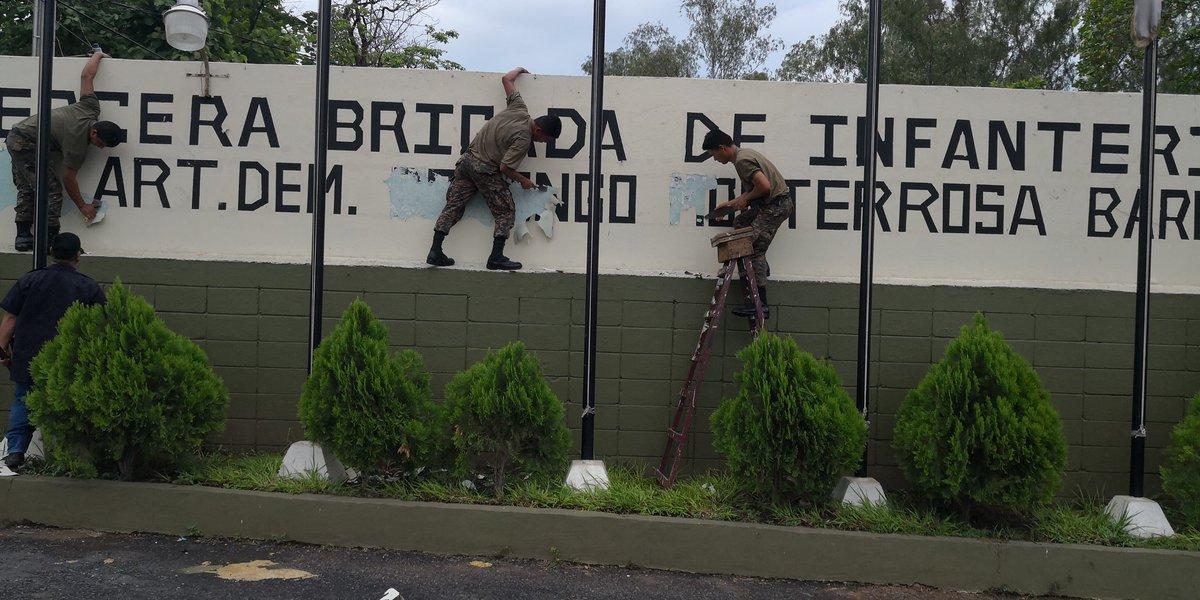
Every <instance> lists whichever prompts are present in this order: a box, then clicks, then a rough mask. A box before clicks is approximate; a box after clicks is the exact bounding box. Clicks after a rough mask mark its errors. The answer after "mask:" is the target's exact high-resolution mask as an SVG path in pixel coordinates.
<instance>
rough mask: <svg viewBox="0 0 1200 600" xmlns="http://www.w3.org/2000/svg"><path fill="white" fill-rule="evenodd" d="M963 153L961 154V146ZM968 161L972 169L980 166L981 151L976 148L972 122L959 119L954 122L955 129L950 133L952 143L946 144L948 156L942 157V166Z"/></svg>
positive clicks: (944, 167) (946, 166)
mask: <svg viewBox="0 0 1200 600" xmlns="http://www.w3.org/2000/svg"><path fill="white" fill-rule="evenodd" d="M960 146H961V147H962V153H961V154H959V152H958V151H959V147H960ZM956 160H961V161H966V163H967V166H968V167H970V168H971V169H972V170H975V169H978V168H979V153H978V152H977V151H976V150H975V133H974V132H973V131H972V130H971V122H970V121H968V120H966V119H959V120H957V121H955V122H954V131H952V132H951V133H950V143H949V144H947V145H946V156H945V158H943V159H942V168H943V169H949V168H951V167H953V166H954V161H956Z"/></svg>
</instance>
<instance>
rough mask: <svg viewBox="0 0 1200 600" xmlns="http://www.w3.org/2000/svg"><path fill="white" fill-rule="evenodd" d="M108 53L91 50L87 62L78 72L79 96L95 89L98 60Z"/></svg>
mask: <svg viewBox="0 0 1200 600" xmlns="http://www.w3.org/2000/svg"><path fill="white" fill-rule="evenodd" d="M107 56H108V55H107V54H105V53H103V52H93V53H92V56H91V57H90V58H88V62H87V64H86V65H84V66H83V71H82V72H81V73H80V74H79V96H80V97H83V96H86V95H88V94H91V93H93V92H95V91H96V87H95V81H96V73H98V72H100V61H101V60H103V59H104V58H105V57H107Z"/></svg>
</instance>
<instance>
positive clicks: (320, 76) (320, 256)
mask: <svg viewBox="0 0 1200 600" xmlns="http://www.w3.org/2000/svg"><path fill="white" fill-rule="evenodd" d="M320 1H321V5H320V9H319V11H318V13H317V55H316V57H315V58H316V60H315V61H314V62H315V63H316V67H317V105H316V123H315V124H314V129H315V130H316V133H315V135H314V138H315V141H314V156H313V177H312V180H311V181H309V186H308V187H309V189H308V197H309V204H310V205H311V206H312V259H311V260H312V279H311V280H310V282H309V305H308V350H309V351H308V372H309V373H312V361H313V352H314V351H315V350H316V349H317V345H318V344H320V343H321V312H322V305H323V302H322V300H323V293H324V291H325V191H326V190H325V184H326V179H327V177H326V170H327V169H326V157H327V155H328V149H329V19H330V6H329V2H330V0H320Z"/></svg>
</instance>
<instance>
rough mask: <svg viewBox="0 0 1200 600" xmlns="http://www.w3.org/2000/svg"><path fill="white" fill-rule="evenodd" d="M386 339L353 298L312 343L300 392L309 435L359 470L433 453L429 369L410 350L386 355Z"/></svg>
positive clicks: (417, 461)
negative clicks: (335, 323) (308, 367)
mask: <svg viewBox="0 0 1200 600" xmlns="http://www.w3.org/2000/svg"><path fill="white" fill-rule="evenodd" d="M387 340H388V333H387V328H386V327H384V326H383V324H382V323H380V322H379V320H378V319H376V318H375V315H373V314H371V309H370V307H368V306H367V304H366V303H365V302H363V301H362V300H360V299H355V300H354V302H352V303H351V304H350V306H349V308H347V309H346V312H345V313H343V314H342V320H341V322H340V323H338V326H337V327H336V328H334V330H333V331H332V332H331V333H330V334H329V336H328V337H326V338H325V339H324V340H322V341H321V344H320V345H319V346H318V347H317V350H316V353H315V354H314V355H313V367H312V374H311V375H309V377H308V381H306V382H305V383H304V392H303V393H302V395H301V396H300V421H301V422H302V423H304V428H305V431H306V433H307V435H308V437H309V438H310V439H312V440H313V441H315V442H317V443H319V444H321V445H322V446H323V447H325V448H327V449H329V450H331V451H332V452H333V453H334V455H336V456H337V457H338V458H339V459H341V460H342V461H343V462H344V463H346V464H347V465H349V466H351V467H354V468H355V469H357V470H358V471H359V472H360V473H364V474H366V473H376V472H379V471H385V470H389V469H394V468H400V469H405V470H407V469H411V468H413V467H416V466H418V465H421V464H422V463H423V462H424V461H426V460H428V459H429V458H431V457H432V456H434V455H435V452H436V449H435V448H434V438H433V434H434V432H435V422H436V418H435V416H436V412H435V410H436V409H435V406H434V404H433V401H432V400H431V399H430V390H429V374H428V373H426V372H425V366H424V363H423V362H422V360H421V356H420V355H419V354H417V353H416V352H414V351H412V350H405V351H403V352H400V353H398V354H396V355H395V356H390V355H389V354H388V343H387Z"/></svg>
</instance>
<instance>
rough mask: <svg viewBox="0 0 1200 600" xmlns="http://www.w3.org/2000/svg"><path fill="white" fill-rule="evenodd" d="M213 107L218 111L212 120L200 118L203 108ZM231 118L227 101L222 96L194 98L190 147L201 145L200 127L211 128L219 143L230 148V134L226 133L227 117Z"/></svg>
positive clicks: (189, 139) (189, 135)
mask: <svg viewBox="0 0 1200 600" xmlns="http://www.w3.org/2000/svg"><path fill="white" fill-rule="evenodd" d="M205 106H211V107H212V108H213V110H215V111H216V115H214V116H213V117H212V118H211V119H204V118H201V117H200V110H201V108H202V107H205ZM228 116H229V110H227V109H226V108H225V101H224V100H223V99H222V98H221V97H220V96H192V120H191V127H190V128H189V133H188V145H190V146H196V145H198V144H199V143H200V127H201V126H207V127H211V128H212V130H213V133H214V134H216V136H217V141H218V142H220V143H221V145H222V146H225V147H229V146H230V145H232V144H230V143H229V134H227V133H225V117H228Z"/></svg>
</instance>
